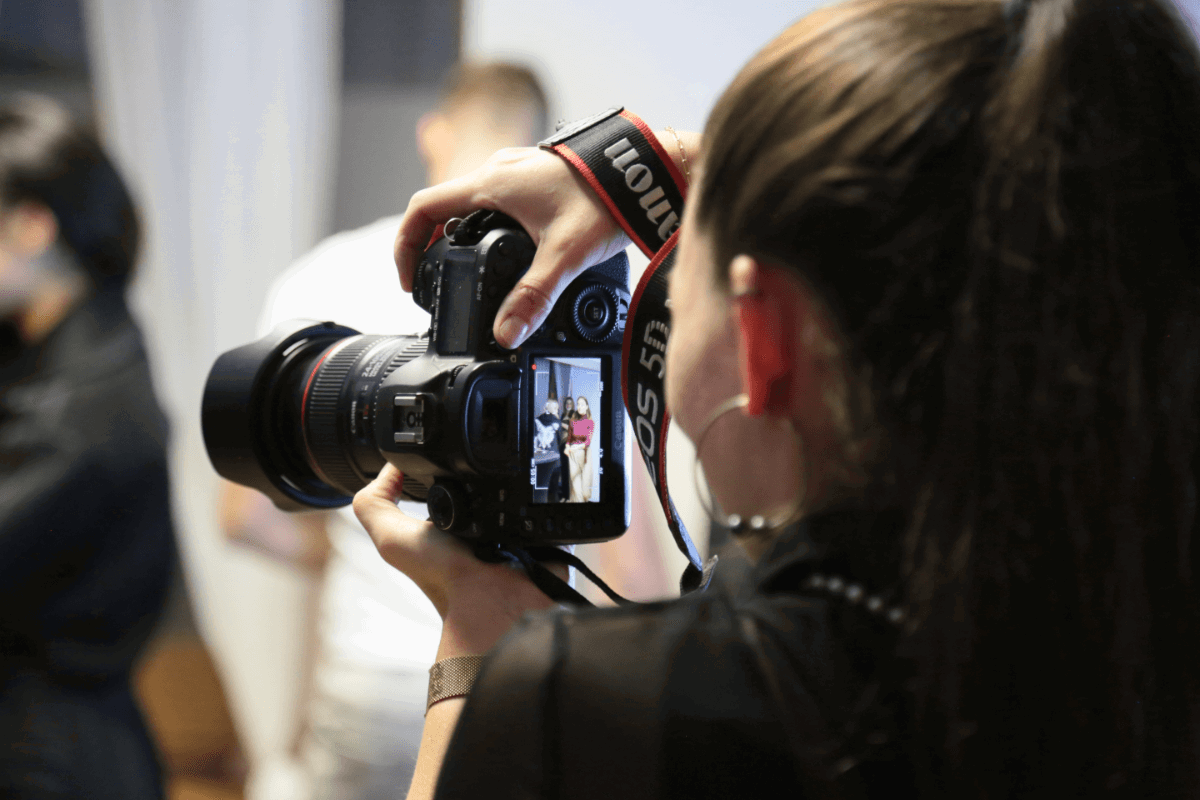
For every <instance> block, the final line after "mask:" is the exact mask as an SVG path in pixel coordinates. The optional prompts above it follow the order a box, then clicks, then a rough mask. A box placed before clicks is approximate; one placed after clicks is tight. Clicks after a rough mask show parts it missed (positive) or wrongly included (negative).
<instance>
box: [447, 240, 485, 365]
mask: <svg viewBox="0 0 1200 800" xmlns="http://www.w3.org/2000/svg"><path fill="white" fill-rule="evenodd" d="M475 282H476V270H475V251H473V250H470V251H466V252H461V253H456V252H454V251H453V250H452V251H450V252H449V253H447V254H446V263H445V264H444V265H443V267H442V283H443V285H444V289H443V292H442V301H441V302H442V307H441V331H440V336H439V337H438V338H439V340H440V341H439V342H438V345H439V347H438V349H439V350H440V351H441V352H442V353H443V354H445V355H459V354H463V353H466V352H467V351H468V349H469V348H470V341H471V292H472V291H474V289H475Z"/></svg>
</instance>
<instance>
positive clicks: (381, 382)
mask: <svg viewBox="0 0 1200 800" xmlns="http://www.w3.org/2000/svg"><path fill="white" fill-rule="evenodd" d="M533 253H534V245H533V242H532V241H531V240H530V238H529V237H528V235H526V233H525V232H524V231H523V230H521V228H520V226H519V225H517V223H516V222H515V221H513V220H512V219H511V218H509V217H507V216H505V215H503V214H500V213H498V212H488V211H481V212H476V213H474V214H472V215H471V216H469V217H467V218H466V219H465V220H462V221H461V222H460V223H459V224H458V226H457V227H456V228H454V229H453V231H452V233H451V234H450V235H449V236H444V237H442V238H440V239H438V240H437V241H435V242H434V243H433V244H432V245H431V246H430V247H429V249H428V250H427V251H426V253H425V257H424V260H423V261H422V262H421V265H420V266H419V267H418V269H417V272H416V275H415V285H414V288H413V299H414V300H415V301H416V302H417V303H418V304H419V305H420V306H422V307H423V308H425V309H426V310H427V311H429V312H430V314H431V317H432V324H431V326H430V329H429V331H428V332H427V333H425V334H424V335H422V336H370V335H362V334H360V333H359V332H358V331H355V330H352V329H350V328H346V327H343V326H339V325H336V324H335V323H332V322H323V323H318V322H314V321H312V320H294V321H292V322H289V323H284V324H283V325H281V326H279V327H278V328H276V329H275V330H274V331H272V332H271V333H270V334H268V335H267V336H266V337H264V338H263V339H261V340H259V341H257V342H253V343H251V344H248V345H245V346H243V347H239V348H237V349H235V350H231V351H229V352H228V353H225V354H223V355H222V356H221V357H220V358H218V359H217V362H216V364H215V365H214V366H213V368H212V371H211V372H210V374H209V378H208V382H207V384H206V386H205V392H204V402H203V409H202V424H203V428H204V440H205V445H206V447H207V450H208V453H209V458H210V459H211V460H212V462H213V465H214V467H215V468H216V470H217V472H218V473H220V474H221V475H222V476H224V477H226V478H228V479H229V480H232V481H235V482H237V483H241V484H244V485H247V486H250V487H253V488H255V489H258V490H260V491H262V492H264V493H265V494H267V495H268V496H270V497H271V498H272V500H274V502H275V504H276V505H278V506H279V507H280V508H284V509H289V510H298V509H301V508H306V507H316V508H330V507H336V506H342V505H345V504H347V503H349V502H350V499H351V497H352V495H353V494H354V493H355V492H356V491H358V490H359V489H361V488H362V487H363V486H365V485H366V484H367V483H369V482H370V481H371V479H373V478H374V476H375V475H376V474H378V472H379V470H380V469H382V467H383V466H384V464H385V463H388V462H390V463H392V464H395V465H396V467H397V468H399V469H400V470H401V471H402V472H403V473H404V475H405V482H404V492H405V495H406V496H407V497H408V498H409V499H412V500H419V501H425V502H426V503H427V505H428V508H429V513H430V519H431V520H432V521H433V522H434V524H436V525H437V526H438V527H439V528H441V529H443V530H447V531H451V532H453V533H456V534H458V535H460V536H463V537H465V538H470V539H473V540H477V541H495V542H500V543H505V544H517V545H531V544H551V543H572V542H592V541H603V540H606V539H612V538H615V537H616V536H619V535H621V534H622V533H623V532H624V531H625V529H626V528H627V527H628V523H629V496H630V492H629V480H630V472H629V461H628V449H627V448H626V446H625V445H626V439H625V420H626V416H625V408H624V404H623V402H622V399H621V391H620V376H621V374H622V373H621V337H622V334H623V332H624V328H625V319H626V314H627V312H628V307H629V293H628V284H629V265H628V262H627V261H626V259H625V255H624V253H621V254H620V255H618V256H617V257H615V258H613V259H610V260H608V261H606V262H604V263H602V264H599V265H597V266H595V267H593V268H591V269H589V270H587V271H586V272H584V273H583V274H582V275H580V276H579V278H577V279H576V280H575V281H574V282H573V283H572V284H571V285H570V286H569V287H568V288H567V290H566V291H565V292H564V293H563V294H562V296H561V297H560V299H559V301H558V303H557V304H556V305H555V307H554V309H553V310H552V312H551V313H550V315H549V317H548V318H547V320H546V322H545V324H543V325H542V327H541V328H539V329H538V330H537V331H536V332H535V333H534V334H533V335H532V336H530V337H529V338H528V339H527V341H526V342H525V343H524V344H523V345H522V346H521V347H519V348H517V349H516V350H512V351H509V350H505V349H503V348H501V347H500V346H499V345H497V344H496V342H495V340H494V339H493V338H492V333H491V332H492V322H493V320H494V319H495V315H496V311H497V310H498V309H499V307H500V303H501V301H502V300H503V299H504V297H505V295H507V294H508V292H509V290H510V289H512V287H513V286H514V285H515V284H516V282H517V280H518V279H519V278H520V277H521V275H523V274H524V272H525V271H526V270H527V269H528V267H529V264H530V262H531V261H532V258H533Z"/></svg>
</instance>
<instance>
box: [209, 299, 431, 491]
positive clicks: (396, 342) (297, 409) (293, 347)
mask: <svg viewBox="0 0 1200 800" xmlns="http://www.w3.org/2000/svg"><path fill="white" fill-rule="evenodd" d="M427 344H428V342H427V340H426V339H423V338H418V337H415V336H363V335H361V334H359V332H358V331H356V330H354V329H352V328H347V327H344V326H340V325H335V324H334V323H331V322H326V323H314V322H313V321H311V320H292V321H290V322H286V323H283V324H282V325H280V326H279V327H278V328H276V329H275V330H273V331H272V332H271V333H270V334H268V335H267V336H265V337H263V338H262V339H260V340H258V341H257V342H252V343H250V344H248V345H245V346H243V347H239V348H237V349H235V350H231V351H229V352H228V353H225V354H224V355H222V356H221V357H220V358H218V359H217V361H216V363H215V364H214V365H213V368H212V371H211V372H210V373H209V376H208V381H207V383H206V384H205V388H204V400H203V405H202V408H201V425H202V428H203V431H204V443H205V448H206V449H207V451H208V455H209V459H210V460H211V461H212V463H213V467H214V468H215V469H216V470H217V472H218V473H219V474H220V475H221V476H223V477H225V478H227V479H229V480H231V481H234V482H235V483H240V484H243V485H245V486H250V487H252V488H254V489H258V490H259V491H261V492H263V493H264V494H266V495H267V496H269V497H270V498H271V499H272V500H273V501H274V503H275V505H277V506H278V507H280V508H282V509H285V510H299V509H302V508H306V507H307V508H336V507H338V506H344V505H346V504H347V503H349V502H350V500H351V497H352V496H353V495H354V493H355V492H356V491H358V490H359V489H361V488H362V487H363V486H365V485H366V484H367V483H369V482H370V481H371V479H372V478H374V476H375V475H376V474H378V472H379V470H380V469H381V468H382V467H383V465H384V463H386V462H385V461H384V459H383V456H382V455H381V454H380V452H379V449H378V446H377V445H376V443H375V438H374V435H373V431H372V429H371V426H372V415H371V413H370V411H371V408H372V406H373V403H374V400H375V394H376V391H377V390H378V388H379V385H380V384H381V383H382V381H383V379H384V378H386V377H387V376H388V375H389V374H391V372H392V371H393V370H395V369H396V367H398V366H399V365H400V364H404V363H407V362H408V361H411V360H412V359H414V358H416V357H417V356H419V355H420V354H421V353H424V352H425V350H426V348H427Z"/></svg>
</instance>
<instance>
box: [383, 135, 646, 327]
mask: <svg viewBox="0 0 1200 800" xmlns="http://www.w3.org/2000/svg"><path fill="white" fill-rule="evenodd" d="M481 208H485V209H490V210H494V211H501V212H503V213H505V214H508V215H509V216H510V217H512V218H513V219H515V220H516V221H517V222H519V223H520V224H521V227H523V228H524V229H525V232H526V233H528V234H529V236H530V237H531V238H532V239H533V242H534V244H535V245H537V253H536V254H535V255H534V258H533V264H532V265H531V266H530V268H529V271H528V272H527V273H525V275H524V276H523V277H522V278H521V280H520V281H518V283H517V285H516V286H515V287H514V288H513V290H512V291H511V292H509V294H508V297H507V298H506V299H505V301H504V303H503V304H502V305H501V306H500V310H499V312H497V314H496V322H495V326H494V331H493V332H494V334H495V336H496V341H497V342H499V343H500V344H501V345H502V346H504V347H508V348H513V347H516V346H517V345H519V344H521V342H523V341H525V339H526V338H527V337H528V335H529V333H530V332H531V331H534V330H536V329H537V327H538V326H539V325H541V324H542V322H543V321H544V320H545V319H546V316H547V315H548V314H549V313H550V309H551V308H553V307H554V303H555V301H557V300H558V296H559V295H560V294H561V293H562V291H563V289H565V288H566V287H567V285H568V284H569V283H570V282H571V281H572V280H574V279H575V278H576V277H577V276H578V275H579V274H580V273H582V272H583V271H584V270H585V269H587V268H588V267H591V266H594V265H596V264H599V263H600V262H601V261H604V260H605V259H607V258H611V257H612V256H614V255H616V254H617V252H618V251H620V250H622V249H624V248H625V247H626V246H628V245H629V239H628V237H627V236H626V235H625V233H624V232H623V231H622V230H621V228H620V227H619V226H618V225H617V223H616V221H615V220H613V218H612V216H611V215H610V214H609V212H608V209H607V208H606V207H605V206H604V204H603V203H602V202H601V201H600V199H599V198H598V197H597V196H596V195H595V193H594V192H593V191H592V190H591V188H590V187H589V186H588V185H587V183H586V182H585V181H584V180H583V178H581V177H580V176H579V175H578V174H577V173H576V172H575V171H574V170H573V169H571V168H570V167H569V166H568V165H567V163H566V162H565V161H563V159H562V158H560V157H559V156H557V155H555V154H554V153H552V152H549V151H547V150H540V149H538V148H534V147H522V148H509V149H507V150H501V151H499V152H497V153H496V154H495V155H493V156H492V157H491V158H489V159H488V161H487V163H486V164H484V165H483V166H482V167H480V168H479V169H477V170H475V171H474V172H472V173H470V174H468V175H465V176H463V177H461V178H457V179H455V180H452V181H447V182H446V183H443V184H439V185H437V186H433V187H430V188H428V189H425V190H423V191H420V192H417V193H416V194H415V195H413V197H412V200H411V202H409V204H408V210H407V211H405V213H404V219H403V220H401V222H400V231H399V232H398V233H397V235H396V245H395V257H396V267H397V269H398V270H399V271H400V285H401V286H403V287H404V291H406V292H411V291H412V287H413V273H414V271H415V270H416V266H417V264H418V263H420V261H421V255H422V254H423V253H424V252H425V248H426V247H427V246H428V245H429V240H430V238H431V237H432V236H433V232H434V230H435V229H436V228H437V226H438V225H440V224H442V223H444V222H445V221H447V220H449V219H452V218H454V217H465V216H466V215H467V214H469V213H470V212H472V211H475V210H476V209H481Z"/></svg>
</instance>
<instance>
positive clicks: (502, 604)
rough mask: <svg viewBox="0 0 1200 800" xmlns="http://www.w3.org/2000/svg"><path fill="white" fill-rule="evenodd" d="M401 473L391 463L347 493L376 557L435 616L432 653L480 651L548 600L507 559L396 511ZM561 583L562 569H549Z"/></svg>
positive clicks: (449, 654) (443, 655)
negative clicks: (488, 557)
mask: <svg viewBox="0 0 1200 800" xmlns="http://www.w3.org/2000/svg"><path fill="white" fill-rule="evenodd" d="M403 485H404V476H403V475H402V474H401V473H400V471H399V470H398V469H396V468H395V467H394V466H392V465H391V464H388V465H387V466H385V467H384V468H383V470H382V471H381V472H380V473H379V476H378V477H377V478H376V479H375V480H374V481H372V482H371V483H370V484H368V485H367V486H366V487H365V488H363V489H362V491H360V492H359V493H358V494H356V495H355V496H354V513H355V514H356V515H357V516H358V519H359V521H360V522H362V524H363V527H365V528H366V529H367V533H369V534H370V535H371V539H372V541H374V542H375V547H376V548H378V550H379V554H380V555H381V556H383V560H384V561H386V562H387V563H389V564H391V565H392V566H393V567H395V568H396V569H398V570H400V571H401V572H403V573H404V574H405V575H407V576H408V577H410V578H412V580H413V582H414V583H416V584H417V586H418V587H419V588H420V589H421V591H422V592H424V593H425V596H426V597H428V598H429V599H430V601H432V603H433V606H434V608H436V609H437V612H438V614H440V615H441V617H442V641H441V645H440V646H439V648H438V654H437V658H438V660H439V661H440V660H442V659H444V658H451V657H454V656H462V655H483V654H484V653H486V652H488V651H489V650H491V648H492V646H493V645H495V644H496V642H498V641H499V640H500V638H501V637H503V636H504V634H505V633H507V632H508V630H509V629H510V628H511V627H512V626H513V623H515V622H516V621H517V620H519V619H520V618H521V616H522V615H524V614H525V613H526V612H527V611H537V610H541V609H545V608H550V607H551V606H553V605H554V602H553V601H552V600H550V598H548V597H547V596H546V595H545V594H543V593H542V591H541V590H540V589H538V588H537V587H536V586H534V585H533V583H531V582H530V580H529V578H528V577H526V575H525V573H524V572H522V571H520V569H519V568H514V567H513V566H512V565H509V564H488V563H485V562H483V561H480V560H479V559H477V558H476V557H475V555H474V553H472V552H471V549H470V548H469V547H467V546H466V545H465V544H464V543H463V542H462V541H461V540H459V539H458V538H457V537H455V536H453V535H452V534H449V533H445V532H444V531H440V530H438V529H437V528H436V527H434V525H433V523H431V522H423V521H420V520H416V519H413V518H412V517H410V516H408V515H407V514H405V513H404V512H402V511H401V510H400V509H399V508H397V507H396V501H397V499H399V497H400V490H401V487H402V486H403ZM551 569H555V570H556V571H557V572H558V573H559V575H560V577H562V578H563V580H566V575H565V574H564V572H565V570H566V567H563V566H558V565H556V566H552V567H551Z"/></svg>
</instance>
